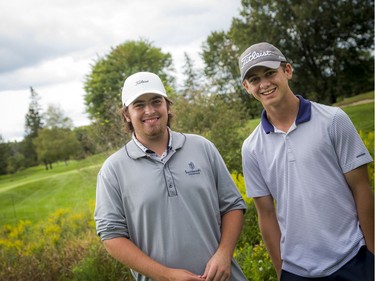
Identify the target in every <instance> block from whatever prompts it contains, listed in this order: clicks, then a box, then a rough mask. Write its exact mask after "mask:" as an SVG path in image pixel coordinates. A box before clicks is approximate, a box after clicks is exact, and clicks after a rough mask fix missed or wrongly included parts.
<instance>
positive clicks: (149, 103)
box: [145, 102, 155, 113]
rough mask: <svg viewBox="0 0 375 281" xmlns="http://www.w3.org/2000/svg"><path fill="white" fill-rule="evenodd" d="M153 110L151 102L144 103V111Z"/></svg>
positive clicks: (149, 111) (150, 111)
mask: <svg viewBox="0 0 375 281" xmlns="http://www.w3.org/2000/svg"><path fill="white" fill-rule="evenodd" d="M154 111H155V108H154V106H153V105H152V103H151V102H148V103H146V105H145V112H146V113H152V112H154Z"/></svg>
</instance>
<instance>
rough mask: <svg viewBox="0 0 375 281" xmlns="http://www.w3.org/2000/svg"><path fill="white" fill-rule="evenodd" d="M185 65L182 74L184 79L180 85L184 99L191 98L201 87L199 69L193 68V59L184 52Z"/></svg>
mask: <svg viewBox="0 0 375 281" xmlns="http://www.w3.org/2000/svg"><path fill="white" fill-rule="evenodd" d="M184 56H185V65H184V67H183V74H184V76H185V80H184V82H183V85H182V89H181V93H182V95H183V96H184V97H185V98H186V99H192V98H193V97H194V95H195V93H196V92H197V91H199V90H200V89H201V87H202V83H201V77H202V76H201V73H200V70H197V69H195V67H194V61H193V60H192V59H191V58H190V56H189V55H188V54H187V53H186V52H185V53H184Z"/></svg>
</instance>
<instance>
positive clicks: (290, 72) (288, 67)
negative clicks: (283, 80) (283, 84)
mask: <svg viewBox="0 0 375 281" xmlns="http://www.w3.org/2000/svg"><path fill="white" fill-rule="evenodd" d="M285 73H286V75H287V78H288V79H289V80H290V79H292V77H293V68H292V65H291V64H290V63H287V64H286V65H285Z"/></svg>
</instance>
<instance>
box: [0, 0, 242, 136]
mask: <svg viewBox="0 0 375 281" xmlns="http://www.w3.org/2000/svg"><path fill="white" fill-rule="evenodd" d="M240 8H241V0H205V1H202V0H106V1H100V0H53V1H51V0H12V1H1V2H0V18H1V21H0V135H1V136H2V138H3V140H4V141H21V140H22V138H23V137H24V130H25V115H26V114H27V112H28V107H29V104H30V96H31V94H30V87H33V89H34V90H35V91H36V92H37V93H38V96H39V97H40V100H39V104H40V106H41V112H42V113H43V112H45V111H46V110H47V107H48V106H49V105H52V106H55V107H59V108H60V109H61V110H62V111H63V113H64V115H65V116H66V117H69V118H71V119H72V121H73V124H74V126H75V127H79V126H83V125H87V124H89V123H90V121H89V118H88V115H87V114H86V113H85V105H84V95H85V92H84V89H83V86H84V81H85V77H86V75H88V74H89V73H90V71H91V67H92V65H93V64H94V63H95V61H96V60H97V59H98V58H99V57H104V56H105V55H107V54H108V53H109V52H110V51H111V48H115V47H116V46H118V45H120V44H123V43H125V42H126V41H129V40H134V41H137V40H141V39H145V40H148V41H149V42H151V43H152V44H153V46H154V47H157V48H160V49H161V51H162V52H164V53H167V52H168V53H170V54H171V55H172V58H173V62H174V68H175V69H176V74H177V83H178V82H179V80H178V77H181V70H182V67H183V65H184V62H185V61H184V53H185V52H186V53H187V54H188V55H189V56H190V57H191V58H192V59H193V61H194V63H195V65H196V66H197V67H200V66H202V60H201V57H200V55H199V53H200V52H201V47H202V44H203V42H204V41H205V40H206V39H207V36H208V35H210V34H211V33H212V32H214V31H228V30H229V28H230V25H231V22H232V19H233V18H234V17H238V16H239V13H240Z"/></svg>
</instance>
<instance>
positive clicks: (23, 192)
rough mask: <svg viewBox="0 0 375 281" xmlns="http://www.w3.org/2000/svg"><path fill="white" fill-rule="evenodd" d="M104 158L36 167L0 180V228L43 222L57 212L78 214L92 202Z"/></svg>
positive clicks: (98, 157)
mask: <svg viewBox="0 0 375 281" xmlns="http://www.w3.org/2000/svg"><path fill="white" fill-rule="evenodd" d="M105 157H106V156H95V157H90V158H88V159H86V160H83V161H71V162H69V164H68V165H65V164H64V163H57V164H54V168H53V169H52V170H48V171H47V170H45V168H44V167H43V166H39V167H35V168H32V169H29V170H26V171H24V172H21V173H19V174H16V175H13V176H4V177H0V225H4V224H8V223H10V224H13V223H16V222H18V221H19V220H31V221H33V222H36V221H39V220H43V219H45V218H46V217H48V215H49V214H50V213H52V212H54V211H55V210H57V209H60V208H69V209H70V210H71V211H73V212H76V211H77V212H79V211H82V210H83V209H86V208H88V205H89V202H90V201H94V200H95V187H96V175H97V173H98V171H99V169H100V166H101V164H102V162H103V160H104V158H105Z"/></svg>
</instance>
